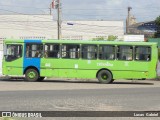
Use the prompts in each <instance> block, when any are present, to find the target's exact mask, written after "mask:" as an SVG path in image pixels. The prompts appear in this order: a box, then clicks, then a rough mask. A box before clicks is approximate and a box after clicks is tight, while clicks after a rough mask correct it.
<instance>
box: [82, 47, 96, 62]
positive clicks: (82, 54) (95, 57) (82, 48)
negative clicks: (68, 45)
mask: <svg viewBox="0 0 160 120" xmlns="http://www.w3.org/2000/svg"><path fill="white" fill-rule="evenodd" d="M83 46H96V52H88V51H87V53H95V54H96V57H95V58H93V59H89V58H83V53H84V52H86V51H83ZM98 52H99V46H98V45H96V44H82V45H81V59H83V60H97V59H98V55H99V53H98Z"/></svg>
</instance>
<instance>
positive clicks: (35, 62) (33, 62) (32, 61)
mask: <svg viewBox="0 0 160 120" xmlns="http://www.w3.org/2000/svg"><path fill="white" fill-rule="evenodd" d="M27 43H35V44H36V43H42V41H41V40H24V59H23V71H25V69H26V68H27V67H29V66H33V67H36V68H37V69H38V71H39V73H40V63H41V58H26V44H27Z"/></svg>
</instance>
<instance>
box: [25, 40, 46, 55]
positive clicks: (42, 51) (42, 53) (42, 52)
mask: <svg viewBox="0 0 160 120" xmlns="http://www.w3.org/2000/svg"><path fill="white" fill-rule="evenodd" d="M27 45H30V46H31V50H29V53H28V54H30V52H32V51H40V52H41V56H40V57H35V55H34V57H29V56H28V57H27ZM32 45H42V50H37V49H36V50H32ZM25 48H26V51H25V58H43V56H44V45H43V43H26V44H25ZM35 54H36V53H35Z"/></svg>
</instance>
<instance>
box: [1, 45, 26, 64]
mask: <svg viewBox="0 0 160 120" xmlns="http://www.w3.org/2000/svg"><path fill="white" fill-rule="evenodd" d="M8 45H11V46H21V54H20V55H19V57H15V58H14V59H10V60H7V58H6V57H8V54H7V50H8ZM4 51H5V52H4V58H5V61H6V62H11V61H14V60H17V59H19V58H22V57H23V45H22V44H5V47H4ZM10 56H11V55H10Z"/></svg>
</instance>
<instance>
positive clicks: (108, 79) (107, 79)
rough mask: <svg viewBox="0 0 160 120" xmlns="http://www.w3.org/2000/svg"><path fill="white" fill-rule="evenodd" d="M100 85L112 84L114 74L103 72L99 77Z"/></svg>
mask: <svg viewBox="0 0 160 120" xmlns="http://www.w3.org/2000/svg"><path fill="white" fill-rule="evenodd" d="M97 78H98V80H99V82H100V83H103V84H109V83H112V80H113V79H112V74H111V72H109V71H108V70H101V71H100V72H99V73H98V76H97Z"/></svg>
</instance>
